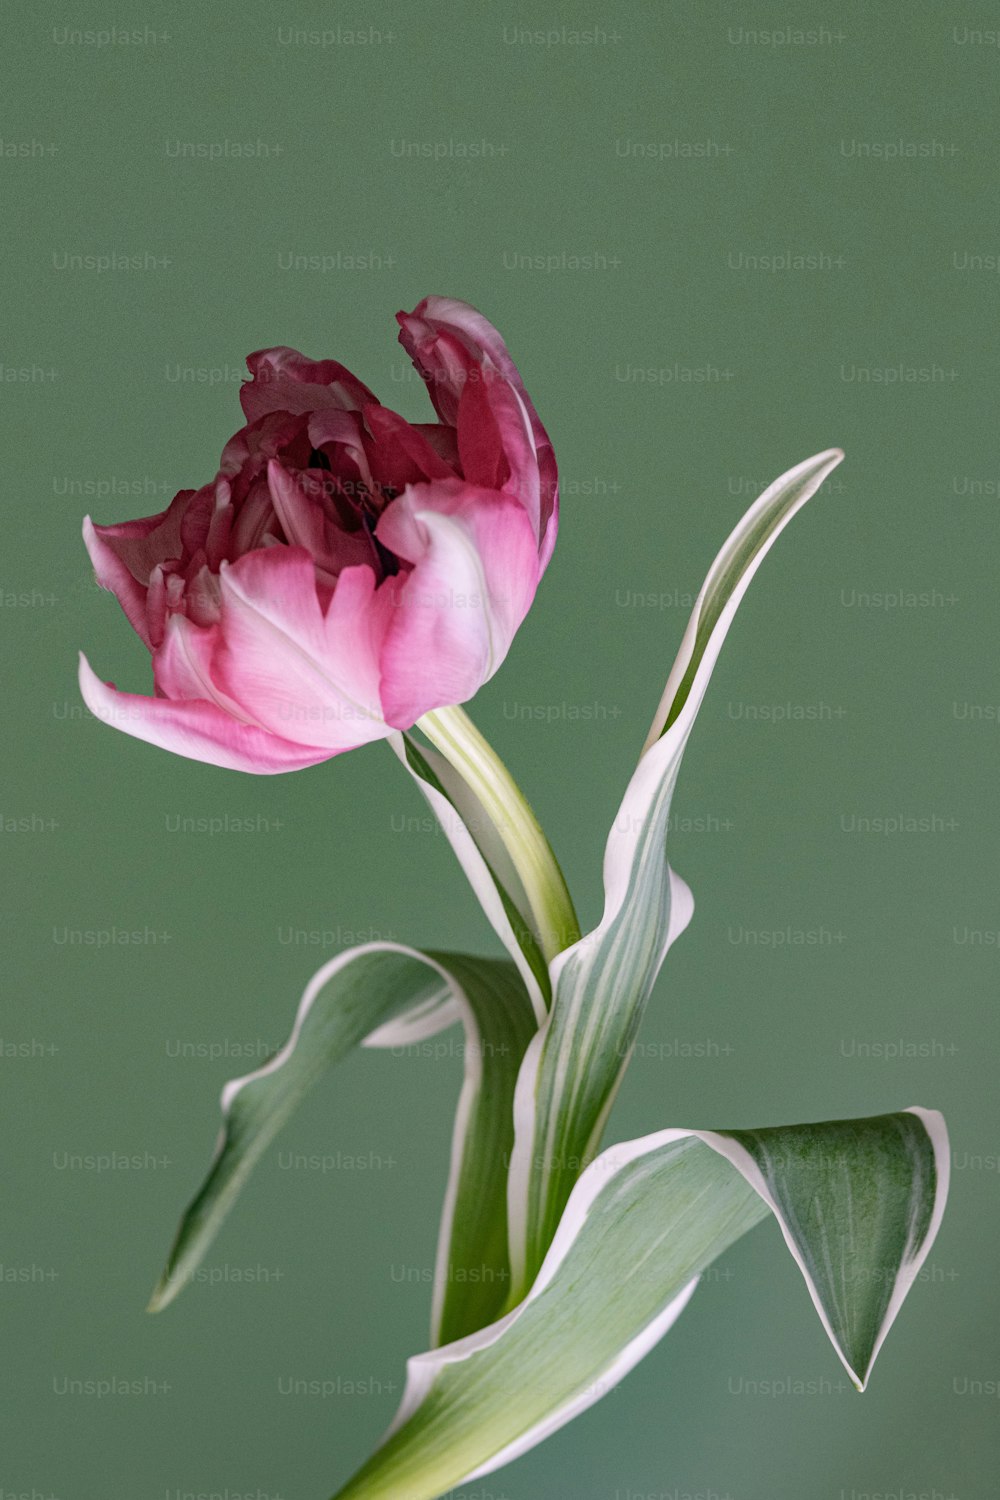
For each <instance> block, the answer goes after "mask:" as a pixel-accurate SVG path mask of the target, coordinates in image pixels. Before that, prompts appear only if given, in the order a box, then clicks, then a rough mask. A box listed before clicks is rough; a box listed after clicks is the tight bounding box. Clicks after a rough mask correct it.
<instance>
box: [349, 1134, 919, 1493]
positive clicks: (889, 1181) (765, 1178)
mask: <svg viewBox="0 0 1000 1500" xmlns="http://www.w3.org/2000/svg"><path fill="white" fill-rule="evenodd" d="M734 1169H735V1170H734ZM947 1187H948V1139H947V1133H946V1131H945V1128H944V1122H943V1120H942V1118H941V1116H940V1115H938V1114H936V1113H935V1112H933V1111H927V1110H922V1109H913V1110H908V1111H904V1112H902V1113H899V1114H893V1115H879V1116H876V1117H874V1118H871V1119H861V1120H841V1121H833V1122H831V1123H827V1124H816V1125H800V1126H788V1127H768V1128H766V1129H763V1130H749V1131H748V1130H737V1131H727V1132H720V1131H708V1130H697V1131H687V1130H664V1131H660V1132H659V1133H658V1134H656V1135H650V1136H646V1137H644V1138H643V1139H641V1140H635V1141H629V1142H626V1143H624V1144H622V1145H619V1146H614V1147H612V1148H611V1149H610V1150H608V1151H606V1152H604V1153H603V1154H602V1155H601V1156H599V1157H598V1158H597V1159H596V1160H595V1161H594V1162H593V1163H592V1164H591V1165H590V1166H589V1167H588V1168H587V1170H586V1171H585V1173H584V1174H583V1176H582V1177H581V1179H580V1180H579V1182H578V1183H577V1184H576V1186H575V1188H574V1189H573V1192H572V1193H571V1195H570V1198H569V1201H568V1202H567V1205H566V1209H565V1212H564V1214H563V1216H562V1220H561V1222H560V1224H559V1227H558V1230H557V1233H556V1235H555V1237H554V1239H553V1242H552V1245H551V1247H550V1249H549V1252H548V1254H547V1255H546V1257H545V1260H544V1263H543V1265H542V1267H541V1270H540V1271H539V1274H538V1276H537V1277H536V1279H535V1281H534V1284H533V1286H532V1287H531V1289H530V1292H529V1294H528V1296H527V1297H526V1298H525V1300H524V1301H523V1302H522V1303H521V1304H520V1305H519V1306H518V1307H516V1308H514V1309H513V1311H511V1312H510V1313H508V1314H507V1315H506V1316H505V1317H503V1318H501V1319H500V1320H499V1321H498V1322H496V1323H494V1324H493V1325H492V1326H491V1327H489V1328H484V1329H482V1330H480V1331H479V1332H478V1333H474V1334H472V1335H470V1336H469V1337H467V1338H464V1339H462V1340H460V1341H459V1342H457V1343H454V1344H451V1345H449V1346H448V1347H446V1348H443V1349H437V1350H434V1351H432V1352H430V1353H428V1354H422V1355H418V1356H417V1357H416V1358H414V1359H411V1360H410V1362H409V1366H408V1372H407V1382H406V1388H405V1391H404V1394H403V1400H402V1404H401V1406H400V1409H399V1412H398V1413H397V1416H396V1419H395V1421H394V1423H393V1425H392V1427H391V1428H390V1429H389V1432H388V1433H387V1434H386V1437H385V1439H384V1441H383V1444H382V1446H381V1447H380V1448H379V1449H378V1450H377V1451H376V1453H375V1454H374V1455H373V1457H372V1458H371V1459H370V1460H369V1461H368V1462H367V1463H366V1464H365V1465H364V1466H363V1468H362V1469H360V1470H359V1472H358V1473H357V1474H356V1475H355V1477H354V1478H353V1479H352V1480H350V1481H349V1482H348V1483H347V1484H346V1485H345V1486H344V1487H343V1489H341V1490H339V1491H338V1492H337V1496H336V1497H335V1500H362V1497H363V1500H434V1497H436V1496H439V1495H441V1494H443V1493H444V1492H445V1491H447V1490H450V1489H451V1488H452V1487H453V1486H456V1485H459V1484H462V1485H464V1484H466V1483H469V1482H471V1481H473V1480H476V1479H479V1478H481V1477H482V1476H483V1475H485V1474H488V1473H490V1472H491V1471H492V1470H493V1469H496V1468H499V1467H500V1466H501V1465H502V1464H506V1463H509V1462H510V1461H511V1460H512V1459H515V1458H517V1457H518V1456H519V1455H520V1454H522V1453H524V1452H526V1451H527V1450H528V1449H530V1448H532V1447H534V1446H535V1445H536V1444H537V1443H539V1442H541V1441H542V1440H543V1439H544V1438H546V1437H548V1436H549V1435H550V1434H551V1433H552V1432H554V1431H556V1430H557V1429H558V1428H559V1427H561V1426H563V1425H564V1424H565V1423H566V1422H568V1421H570V1420H571V1419H572V1418H573V1417H575V1416H577V1415H578V1414H579V1413H580V1412H582V1411H585V1410H586V1408H587V1407H589V1406H591V1405H593V1403H594V1402H595V1401H597V1400H599V1399H600V1397H601V1396H602V1395H604V1394H606V1393H607V1392H608V1391H610V1390H612V1389H614V1387H615V1386H616V1385H617V1384H618V1383H619V1381H620V1380H621V1379H622V1378H623V1377H624V1376H625V1375H626V1374H627V1373H628V1371H629V1370H631V1369H632V1368H633V1367H634V1366H635V1365H636V1364H637V1363H638V1361H639V1360H640V1359H641V1358H642V1357H643V1355H644V1354H646V1353H647V1352H648V1351H649V1350H650V1349H651V1348H652V1347H653V1346H654V1344H656V1343H657V1341H658V1340H659V1339H660V1338H662V1336H663V1335H664V1333H666V1331H667V1330H668V1329H669V1328H670V1326H671V1325H672V1323H673V1322H674V1321H675V1320H676V1318H677V1317H678V1316H679V1314H680V1313H681V1311H682V1310H683V1308H684V1307H685V1305H686V1304H687V1302H688V1300H689V1298H690V1297H691V1294H692V1292H693V1291H694V1288H695V1285H696V1283H697V1278H698V1275H699V1273H700V1272H701V1271H703V1270H704V1269H705V1267H706V1266H708V1265H709V1264H710V1262H711V1261H712V1260H714V1259H715V1258H716V1257H717V1256H718V1255H719V1254H721V1252H722V1251H723V1250H725V1249H726V1248H727V1247H728V1246H729V1245H731V1244H732V1243H733V1241H734V1240H736V1239H738V1238H739V1236H740V1235H742V1234H744V1233H745V1232H746V1230H748V1229H749V1228H751V1227H752V1226H753V1225H754V1224H756V1223H757V1222H758V1221H759V1220H760V1219H762V1218H764V1217H766V1215H767V1212H768V1210H770V1211H771V1212H772V1213H774V1214H775V1216H776V1217H777V1220H778V1223H779V1225H780V1227H781V1232H782V1234H783V1236H784V1238H785V1241H786V1243H787V1245H788V1247H789V1249H790V1250H791V1252H792V1255H793V1256H794V1258H795V1261H796V1263H797V1264H798V1266H799V1267H800V1269H801V1271H802V1273H803V1275H804V1277H805V1280H806V1284H807V1287H808V1290H809V1295H810V1297H811V1298H812V1301H813V1303H814V1305H815V1306H816V1308H817V1310H818V1312H819V1315H820V1318H821V1320H822V1322H823V1326H824V1327H825V1329H826V1331H827V1333H828V1334H829V1336H830V1338H831V1340H832V1341H833V1344H834V1347H835V1349H836V1351H837V1353H838V1355H839V1356H840V1358H841V1360H842V1361H843V1362H844V1364H845V1366H846V1367H847V1369H848V1371H849V1372H850V1374H851V1377H852V1379H853V1380H854V1381H855V1383H856V1384H857V1386H858V1388H859V1389H863V1388H864V1385H865V1382H866V1381H867V1378H868V1375H869V1372H870V1370H871V1366H872V1363H873V1361H874V1359H875V1356H876V1354H877V1353H878V1350H879V1348H880V1347H881V1345H882V1341H883V1340H884V1338H885V1336H886V1333H887V1332H888V1329H889V1327H890V1325H891V1324H892V1322H893V1320H894V1319H895V1317H896V1314H897V1313H898V1311H899V1308H900V1306H901V1304H902V1302H903V1299H904V1297H905V1296H906V1293H907V1291H908V1290H909V1288H910V1287H911V1286H912V1285H913V1282H914V1280H915V1279H916V1277H917V1274H918V1272H919V1270H920V1267H921V1265H922V1263H923V1261H924V1259H925V1258H926V1256H927V1254H928V1251H929V1250H930V1247H931V1244H932V1243H933V1240H934V1237H935V1235H936V1233H937V1230H938V1226H939V1224H940V1222H941V1216H942V1213H943V1211H944V1202H945V1197H946V1194H947Z"/></svg>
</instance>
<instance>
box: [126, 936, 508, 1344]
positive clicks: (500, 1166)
mask: <svg viewBox="0 0 1000 1500" xmlns="http://www.w3.org/2000/svg"><path fill="white" fill-rule="evenodd" d="M456 1020H461V1022H462V1023H463V1025H464V1028H465V1040H464V1049H463V1051H464V1063H465V1079H464V1083H463V1085H462V1091H461V1095H460V1098H459V1104H458V1111H457V1115H456V1120H455V1130H454V1137H453V1144H452V1162H451V1175H450V1179H449V1184H448V1189H447V1194H446V1199H445V1209H444V1215H443V1221H442V1226H441V1235H440V1241H439V1248H438V1259H437V1266H436V1273H435V1284H434V1312H433V1327H432V1337H433V1338H434V1340H435V1341H437V1339H438V1338H439V1337H442V1336H443V1337H445V1338H448V1339H452V1338H456V1337H459V1336H460V1335H461V1334H464V1333H466V1332H468V1331H469V1330H470V1329H471V1328H479V1327H482V1325H483V1324H484V1323H486V1322H488V1321H489V1320H490V1319H491V1318H493V1317H495V1316H496V1313H497V1309H498V1307H499V1306H500V1305H501V1304H502V1303H503V1302H504V1300H505V1299H506V1297H507V1296H508V1293H509V1290H510V1272H509V1262H508V1253H507V1238H508V1231H507V1215H506V1200H505V1194H504V1187H505V1177H506V1170H507V1161H508V1158H509V1152H510V1149H511V1144H512V1139H513V1123H512V1107H511V1101H512V1097H513V1090H514V1085H515V1081H516V1078H517V1071H518V1067H519V1064H520V1061H521V1058H522V1056H523V1053H524V1049H525V1047H526V1046H527V1044H528V1041H529V1039H530V1037H531V1036H532V1035H533V1033H534V1030H535V1018H534V1012H533V1009H532V1006H531V1002H530V1001H529V999H528V995H527V993H526V991H525V988H524V985H523V984H522V982H521V980H520V978H519V976H518V973H517V970H516V969H515V967H514V965H513V964H511V963H510V962H508V961H507V960H506V959H485V958H469V957H466V956H464V955H460V954H437V953H420V952H418V951H417V950H416V949H413V948H406V947H403V946H402V945H400V944H397V943H370V944H366V945H365V946H364V947H361V948H355V949H352V950H351V951H350V952H348V953H344V954H341V955H339V956H338V957H337V958H334V959H332V960H331V961H330V962H329V963H327V964H325V965H324V966H323V968H321V969H320V970H319V972H318V973H317V974H316V975H314V977H313V978H312V980H310V982H309V984H308V986H307V987H306V990H305V993H304V994H303V996H302V1000H301V1002H300V1004H299V1009H298V1014H297V1016H296V1019H295V1025H294V1027H293V1030H292V1034H291V1036H290V1038H289V1040H288V1042H287V1043H286V1044H285V1046H284V1047H283V1048H282V1049H281V1051H280V1052H278V1053H277V1054H276V1055H275V1056H274V1057H272V1058H271V1059H270V1060H269V1061H268V1062H266V1063H265V1064H264V1066H263V1067H261V1068H258V1069H257V1070H256V1071H255V1072H253V1073H250V1074H248V1075H247V1076H246V1077H244V1078H238V1079H235V1080H233V1082H231V1083H228V1084H227V1085H226V1087H225V1088H224V1090H223V1093H222V1115H223V1123H222V1132H221V1134H220V1137H219V1141H218V1144H217V1147H216V1153H215V1157H214V1159H213V1162H212V1165H211V1168H210V1170H209V1173H208V1176H207V1177H206V1179H205V1182H204V1184H203V1185H202V1187H201V1189H200V1190H199V1192H198V1194H197V1196H196V1197H195V1198H194V1200H193V1201H192V1203H191V1204H190V1205H189V1207H188V1209H187V1211H186V1212H185V1214H184V1217H183V1219H182V1220H181V1224H180V1228H179V1229H178V1232H177V1236H176V1239H175V1241H174V1244H173V1247H172V1249H171V1252H170V1256H169V1258H168V1261H167V1266H166V1269H165V1271H164V1273H163V1276H162V1278H161V1280H160V1282H159V1284H158V1286H157V1288H156V1290H155V1292H154V1293H153V1298H152V1301H151V1302H150V1308H151V1310H152V1311H159V1310H160V1309H162V1308H164V1307H166V1306H167V1304H168V1303H169V1302H171V1301H172V1300H173V1298H174V1297H176V1296H177V1294H178V1293H179V1292H180V1291H181V1290H182V1289H183V1287H184V1286H185V1284H186V1283H187V1282H188V1281H189V1280H190V1278H191V1275H192V1272H193V1271H194V1270H195V1268H196V1267H197V1266H198V1264H199V1263H200V1261H201V1260H202V1258H203V1257H204V1255H205V1252H206V1250H207V1249H208V1247H209V1245H210V1244H211V1242H212V1240H213V1239H214V1237H215V1235H216V1234H217V1233H218V1231H219V1229H220V1227H221V1225H222V1223H223V1220H224V1219H225V1217H226V1215H227V1214H228V1213H229V1210H230V1209H231V1208H232V1206H233V1204H234V1203H235V1201H236V1198H237V1197H238V1195H239V1193H240V1191H241V1190H242V1188H243V1186H244V1184H245V1182H246V1180H247V1178H248V1177H249V1175H250V1172H251V1171H252V1170H253V1167H254V1166H255V1164H256V1163H257V1162H258V1161H259V1160H260V1158H261V1156H262V1155H263V1153H264V1152H265V1151H266V1150H267V1148H268V1146H269V1145H270V1144H271V1142H272V1141H273V1140H274V1137H275V1136H276V1135H277V1133H278V1131H279V1130H280V1129H281V1127H282V1125H283V1124H284V1123H285V1122H286V1120H287V1119H288V1118H289V1116H290V1115H291V1114H292V1112H293V1111H294V1110H295V1108H296V1106H297V1105H298V1104H299V1103H300V1101H301V1100H302V1099H303V1098H304V1097H305V1095H306V1094H307V1093H308V1092H309V1090H310V1089H311V1088H312V1087H313V1085H314V1084H315V1083H317V1082H318V1080H319V1079H320V1078H321V1077H322V1076H323V1074H324V1073H325V1072H326V1070H327V1069H328V1068H329V1067H330V1066H331V1065H332V1064H333V1063H335V1062H337V1061H339V1059H340V1058H341V1057H343V1056H344V1055H345V1053H347V1052H349V1051H350V1050H351V1049H352V1048H354V1047H356V1046H359V1045H369V1046H376V1047H379V1046H381V1047H387V1046H389V1047H398V1046H406V1045H409V1044H412V1043H413V1042H415V1041H417V1040H419V1039H421V1038H423V1037H426V1036H429V1035H432V1034H433V1033H434V1032H436V1031H438V1030H440V1029H441V1028H442V1027H443V1026H448V1025H450V1024H452V1023H453V1022H454V1021H456Z"/></svg>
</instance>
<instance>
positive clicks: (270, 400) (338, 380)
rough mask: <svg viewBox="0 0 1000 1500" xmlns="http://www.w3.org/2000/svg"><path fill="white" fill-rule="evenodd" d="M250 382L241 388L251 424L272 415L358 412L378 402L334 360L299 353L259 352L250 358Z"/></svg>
mask: <svg viewBox="0 0 1000 1500" xmlns="http://www.w3.org/2000/svg"><path fill="white" fill-rule="evenodd" d="M247 369H248V370H249V371H250V377H251V378H250V379H249V380H248V381H245V382H244V384H243V385H242V386H241V387H240V404H241V406H242V407H243V411H244V413H245V414H246V419H247V421H248V422H255V421H256V420H257V419H258V418H259V417H263V416H266V415H267V413H268V412H272V411H287V412H293V413H296V414H301V413H302V412H311V411H318V410H319V409H320V408H321V407H324V406H337V407H340V408H341V409H342V410H344V411H359V410H360V409H361V407H362V406H364V405H365V404H366V403H367V402H369V401H374V400H375V399H376V398H375V396H374V394H373V392H371V391H370V390H369V389H368V387H367V386H366V385H364V384H363V383H362V382H361V381H360V380H359V379H358V378H357V376H356V375H352V374H351V372H350V370H348V369H347V368H346V366H344V365H342V364H340V362H339V361H338V360H335V359H309V358H307V357H306V355H304V354H299V353H298V351H297V350H296V349H289V348H287V347H284V346H282V347H279V348H276V349H259V350H258V351H257V353H256V354H248V355H247Z"/></svg>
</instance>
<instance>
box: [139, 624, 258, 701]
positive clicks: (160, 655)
mask: <svg viewBox="0 0 1000 1500" xmlns="http://www.w3.org/2000/svg"><path fill="white" fill-rule="evenodd" d="M218 641H219V628H218V625H217V624H212V625H209V626H204V627H203V626H198V625H194V624H192V622H191V621H190V620H189V619H187V618H186V617H185V616H184V615H172V616H171V617H170V620H169V621H168V622H167V629H166V633H165V636H164V640H163V645H162V646H161V647H160V648H159V650H157V651H156V652H154V655H153V683H154V686H155V688H156V693H157V696H158V697H160V698H171V699H173V700H174V701H175V702H185V701H189V700H191V699H204V700H205V701H206V702H208V703H214V704H215V706H216V707H217V708H221V709H222V710H223V712H224V713H226V714H228V715H229V716H230V717H231V718H234V719H238V720H239V721H240V723H243V724H248V723H251V722H252V721H251V720H250V719H249V717H248V715H247V714H246V713H245V712H244V711H243V709H242V708H240V706H239V704H238V703H236V702H234V700H233V699H232V698H230V697H229V695H228V694H227V693H225V692H223V690H222V688H221V687H219V685H218V683H217V682H216V681H215V679H214V677H213V676H212V656H213V654H214V652H215V650H216V648H217V646H218ZM258 727H259V726H258Z"/></svg>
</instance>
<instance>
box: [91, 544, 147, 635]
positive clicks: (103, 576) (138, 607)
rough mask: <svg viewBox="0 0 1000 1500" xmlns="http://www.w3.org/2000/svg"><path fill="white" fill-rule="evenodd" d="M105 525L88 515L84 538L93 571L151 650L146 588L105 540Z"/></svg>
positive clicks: (102, 586)
mask: <svg viewBox="0 0 1000 1500" xmlns="http://www.w3.org/2000/svg"><path fill="white" fill-rule="evenodd" d="M106 529H107V528H106V527H103V526H95V525H94V523H93V521H92V520H91V519H90V517H89V516H85V517H84V520H83V540H84V542H85V544H86V547H87V551H88V552H89V553H90V561H91V562H92V563H93V565H94V574H95V576H96V578H97V581H98V583H99V584H100V585H101V588H102V589H110V590H111V592H112V593H113V594H114V595H115V597H116V599H117V600H118V603H119V604H120V605H121V607H122V609H123V610H124V611H125V615H126V617H127V619H128V622H129V624H130V625H131V627H132V629H133V630H134V631H135V633H136V635H138V636H139V638H140V639H141V640H142V641H144V642H145V644H146V645H147V646H149V647H150V649H152V642H151V641H150V636H149V624H148V621H147V617H146V590H145V588H144V587H143V585H142V584H141V583H137V582H136V580H135V578H133V576H132V574H131V572H130V571H129V569H128V567H127V566H126V565H125V563H124V562H123V561H122V559H121V558H120V557H119V556H118V553H117V552H115V550H114V549H113V548H112V547H111V546H110V545H109V543H108V542H106V541H105V539H104V536H103V532H104V531H105V530H106Z"/></svg>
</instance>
